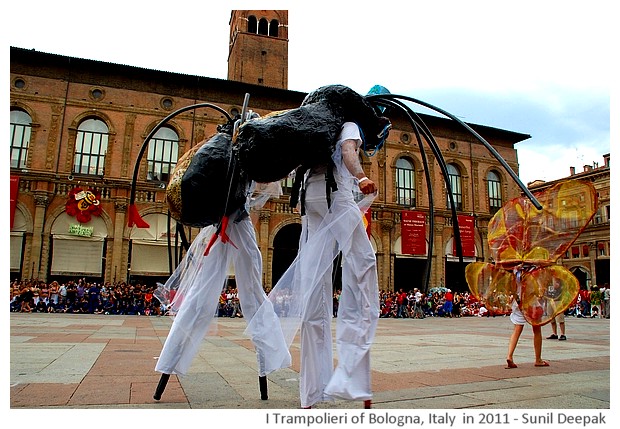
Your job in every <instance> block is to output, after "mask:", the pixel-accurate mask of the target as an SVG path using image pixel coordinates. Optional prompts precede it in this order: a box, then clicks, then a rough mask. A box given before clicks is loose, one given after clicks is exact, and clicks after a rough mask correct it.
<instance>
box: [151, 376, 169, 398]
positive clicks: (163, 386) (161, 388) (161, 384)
mask: <svg viewBox="0 0 620 429" xmlns="http://www.w3.org/2000/svg"><path fill="white" fill-rule="evenodd" d="M169 378H170V374H162V375H161V377H160V379H159V384H157V389H156V390H155V394H154V395H153V399H155V400H156V401H159V400H160V399H161V395H162V393H164V389H166V384H168V379H169Z"/></svg>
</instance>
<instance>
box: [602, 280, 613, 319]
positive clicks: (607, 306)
mask: <svg viewBox="0 0 620 429" xmlns="http://www.w3.org/2000/svg"><path fill="white" fill-rule="evenodd" d="M602 303H603V306H604V307H605V312H604V314H603V317H605V319H609V316H610V315H611V307H610V305H611V301H610V300H609V283H606V284H605V291H604V292H603V301H602Z"/></svg>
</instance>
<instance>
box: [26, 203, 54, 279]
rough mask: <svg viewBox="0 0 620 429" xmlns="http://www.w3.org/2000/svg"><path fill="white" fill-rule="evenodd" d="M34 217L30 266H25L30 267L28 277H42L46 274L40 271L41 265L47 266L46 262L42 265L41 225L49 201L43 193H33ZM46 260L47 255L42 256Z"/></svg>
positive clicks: (42, 224)
mask: <svg viewBox="0 0 620 429" xmlns="http://www.w3.org/2000/svg"><path fill="white" fill-rule="evenodd" d="M34 203H35V209H34V219H33V228H32V253H31V258H30V260H31V262H32V264H31V266H30V267H27V268H28V269H30V270H31V271H30V277H31V278H38V279H42V277H41V276H42V275H47V273H44V272H42V271H41V268H42V267H47V264H45V265H43V264H42V262H43V226H44V225H45V212H46V211H47V206H48V205H49V203H50V198H49V196H47V195H44V194H35V196H34ZM44 259H45V261H46V262H47V261H48V260H49V255H48V256H47V257H46V258H44Z"/></svg>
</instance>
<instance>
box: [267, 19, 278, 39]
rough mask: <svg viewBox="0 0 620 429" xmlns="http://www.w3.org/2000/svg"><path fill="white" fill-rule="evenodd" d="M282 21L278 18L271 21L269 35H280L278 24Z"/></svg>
mask: <svg viewBox="0 0 620 429" xmlns="http://www.w3.org/2000/svg"><path fill="white" fill-rule="evenodd" d="M279 25H280V23H279V22H278V20H277V19H272V20H271V22H270V23H269V35H270V36H272V37H278V26H279Z"/></svg>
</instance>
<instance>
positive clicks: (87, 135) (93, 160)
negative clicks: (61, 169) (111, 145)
mask: <svg viewBox="0 0 620 429" xmlns="http://www.w3.org/2000/svg"><path fill="white" fill-rule="evenodd" d="M108 132H109V130H108V126H107V125H106V123H105V122H103V121H102V120H101V119H97V118H90V119H86V120H84V121H82V123H80V125H79V126H78V131H77V136H76V139H75V158H74V160H73V172H74V173H77V174H92V175H97V176H103V174H104V167H105V155H106V153H107V151H108V137H109V135H108Z"/></svg>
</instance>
